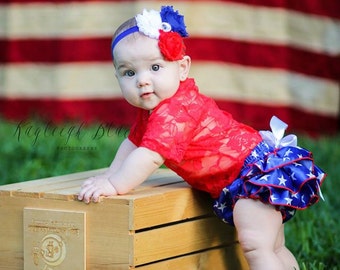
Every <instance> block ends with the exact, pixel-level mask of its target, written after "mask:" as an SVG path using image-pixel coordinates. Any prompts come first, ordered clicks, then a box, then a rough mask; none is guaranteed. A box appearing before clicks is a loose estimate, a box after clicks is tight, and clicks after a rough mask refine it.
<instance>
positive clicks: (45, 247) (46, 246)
mask: <svg viewBox="0 0 340 270" xmlns="http://www.w3.org/2000/svg"><path fill="white" fill-rule="evenodd" d="M39 257H40V258H42V260H43V261H44V263H45V264H46V265H48V266H57V265H60V264H61V263H62V262H63V261H64V259H65V257H66V245H65V243H64V241H63V240H62V239H61V237H60V236H59V235H56V234H48V235H46V236H45V237H44V238H43V239H42V240H41V245H40V247H34V248H33V260H34V263H35V264H36V265H38V264H39V262H38V261H39V259H38V258H39Z"/></svg>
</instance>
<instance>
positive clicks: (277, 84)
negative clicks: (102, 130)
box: [0, 61, 339, 116]
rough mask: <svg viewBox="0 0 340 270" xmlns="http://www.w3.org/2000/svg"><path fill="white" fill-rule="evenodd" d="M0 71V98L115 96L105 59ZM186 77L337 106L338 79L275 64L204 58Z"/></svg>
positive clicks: (264, 96) (310, 105) (216, 89)
mask: <svg viewBox="0 0 340 270" xmlns="http://www.w3.org/2000/svg"><path fill="white" fill-rule="evenodd" d="M0 74H3V83H4V90H3V91H1V92H0V97H8V98H20V97H21V98H24V97H25V98H27V99H30V98H39V97H41V98H54V99H82V98H83V99H85V98H86V99H93V98H112V97H121V92H120V90H119V86H118V83H117V81H116V79H115V77H114V70H113V67H112V64H110V63H108V64H102V63H97V64H92V65H89V66H87V65H83V64H81V63H80V64H79V63H75V64H60V65H39V66H33V65H29V64H27V65H9V66H6V67H0ZM190 76H193V77H194V78H195V79H196V81H197V83H198V85H199V86H200V91H201V92H202V93H204V94H207V95H209V96H211V97H213V98H217V99H229V100H235V101H249V102H252V103H255V102H256V103H262V104H266V103H267V104H272V103H276V104H279V105H284V106H292V107H296V108H301V109H304V110H308V111H310V112H315V113H320V114H324V115H331V116H335V115H336V114H337V112H338V111H339V108H338V100H339V89H338V84H337V83H336V82H332V81H330V80H324V79H318V78H312V77H306V76H303V75H299V74H297V73H292V72H282V71H280V70H277V69H272V70H267V69H261V68H249V67H248V68H247V67H244V66H241V65H232V64H226V63H216V62H206V61H204V62H200V61H196V62H195V63H193V64H192V67H191V71H190ZM18 78H20V80H18ZM212 78H213V79H212ZM245 78H246V79H245ZM37 82H39V84H40V85H41V87H40V89H39V91H37V89H36V84H37ZM6 89H8V90H6ZM287 89H288V91H287ZM301 89H308V91H301ZM273 93H275V94H274V95H273Z"/></svg>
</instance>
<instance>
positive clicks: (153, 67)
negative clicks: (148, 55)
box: [151, 65, 160, 71]
mask: <svg viewBox="0 0 340 270" xmlns="http://www.w3.org/2000/svg"><path fill="white" fill-rule="evenodd" d="M151 68H152V70H153V71H158V70H159V68H160V66H159V65H152V67H151Z"/></svg>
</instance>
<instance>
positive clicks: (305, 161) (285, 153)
mask: <svg viewBox="0 0 340 270" xmlns="http://www.w3.org/2000/svg"><path fill="white" fill-rule="evenodd" d="M325 176H326V174H325V173H324V172H323V171H322V170H321V169H320V168H319V167H317V166H316V165H314V161H313V157H312V153H311V152H309V151H308V150H306V149H303V148H300V147H292V146H286V147H282V148H279V149H276V148H275V147H272V146H270V145H269V144H267V143H266V142H264V141H263V142H261V143H259V144H258V145H257V146H256V147H255V149H254V150H253V151H252V152H251V154H250V155H249V156H248V157H247V158H246V160H245V163H244V166H243V168H242V170H241V172H240V175H239V177H238V178H237V179H236V180H235V181H234V182H233V183H232V184H230V185H229V186H227V187H225V188H224V189H223V190H222V192H221V194H220V196H219V198H217V199H216V200H215V203H214V211H215V213H216V214H217V216H219V217H220V218H221V219H222V220H223V221H224V222H227V223H229V224H231V225H234V222H233V208H234V205H235V203H236V202H237V200H238V199H239V198H251V199H258V200H261V201H262V202H264V203H269V204H271V205H273V206H275V207H276V210H278V211H280V212H281V214H282V219H283V222H286V221H288V220H289V219H291V218H292V217H293V216H294V214H295V212H296V209H305V208H307V207H309V206H311V205H312V204H314V203H316V202H317V201H318V200H319V197H321V198H322V194H321V190H320V185H321V184H322V182H323V180H324V178H325Z"/></svg>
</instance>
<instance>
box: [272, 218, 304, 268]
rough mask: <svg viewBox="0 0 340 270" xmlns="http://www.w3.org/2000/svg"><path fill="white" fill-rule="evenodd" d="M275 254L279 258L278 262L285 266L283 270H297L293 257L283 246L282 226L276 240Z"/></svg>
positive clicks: (297, 266)
mask: <svg viewBox="0 0 340 270" xmlns="http://www.w3.org/2000/svg"><path fill="white" fill-rule="evenodd" d="M275 250H276V254H277V256H278V257H279V258H280V260H281V261H282V262H283V264H284V265H285V267H286V268H285V269H296V270H299V269H300V268H299V265H298V263H297V261H296V259H295V257H294V255H293V254H292V253H291V252H290V250H289V249H288V248H287V247H286V246H285V235H284V225H283V224H282V225H281V229H280V232H279V235H278V238H277V240H276V248H275Z"/></svg>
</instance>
